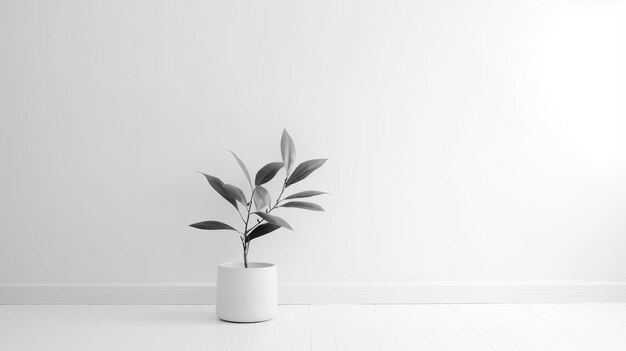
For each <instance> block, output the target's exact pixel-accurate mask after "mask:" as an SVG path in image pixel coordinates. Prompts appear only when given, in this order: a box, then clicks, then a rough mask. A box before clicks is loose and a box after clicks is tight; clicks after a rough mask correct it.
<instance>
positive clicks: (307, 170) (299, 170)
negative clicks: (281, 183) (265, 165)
mask: <svg viewBox="0 0 626 351" xmlns="http://www.w3.org/2000/svg"><path fill="white" fill-rule="evenodd" d="M326 160H327V159H326V158H320V159H315V160H308V161H304V162H302V163H301V164H299V165H298V167H296V169H295V170H294V171H293V173H292V174H291V176H290V177H289V179H287V183H286V185H285V186H290V185H292V184H295V183H297V182H299V181H301V180H302V179H304V178H306V177H308V176H309V174H311V173H313V171H314V170H316V169H318V168H320V167H322V165H323V164H324V162H326Z"/></svg>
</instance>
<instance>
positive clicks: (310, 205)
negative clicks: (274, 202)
mask: <svg viewBox="0 0 626 351" xmlns="http://www.w3.org/2000/svg"><path fill="white" fill-rule="evenodd" d="M280 207H295V208H303V209H305V210H311V211H324V209H323V208H322V206H320V205H316V204H314V203H312V202H306V201H291V202H286V203H284V204H282V205H280Z"/></svg>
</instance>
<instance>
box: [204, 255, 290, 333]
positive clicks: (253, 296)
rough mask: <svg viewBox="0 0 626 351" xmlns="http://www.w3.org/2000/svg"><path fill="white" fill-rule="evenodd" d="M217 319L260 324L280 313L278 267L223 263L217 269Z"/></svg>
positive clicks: (267, 264) (260, 263)
mask: <svg viewBox="0 0 626 351" xmlns="http://www.w3.org/2000/svg"><path fill="white" fill-rule="evenodd" d="M215 311H216V312H217V316H218V317H219V318H220V319H222V320H225V321H229V322H261V321H266V320H269V319H272V318H274V317H275V316H276V313H277V312H278V287H277V279H276V266H275V265H274V264H271V263H262V262H251V263H248V268H244V265H243V263H222V264H220V265H218V266H217V303H216V306H215Z"/></svg>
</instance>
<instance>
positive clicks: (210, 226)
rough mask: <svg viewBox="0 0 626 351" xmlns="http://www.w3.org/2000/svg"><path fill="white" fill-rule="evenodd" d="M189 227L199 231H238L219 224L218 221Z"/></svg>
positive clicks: (199, 223) (224, 224)
mask: <svg viewBox="0 0 626 351" xmlns="http://www.w3.org/2000/svg"><path fill="white" fill-rule="evenodd" d="M189 226H190V227H194V228H198V229H204V230H221V229H226V230H234V231H237V229H235V228H233V227H231V226H229V225H228V224H226V223H222V222H218V221H204V222H198V223H194V224H190V225H189Z"/></svg>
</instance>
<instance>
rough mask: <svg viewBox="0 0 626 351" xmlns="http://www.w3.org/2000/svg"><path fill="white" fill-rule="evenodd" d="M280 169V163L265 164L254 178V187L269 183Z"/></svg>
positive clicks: (281, 164) (281, 165)
mask: <svg viewBox="0 0 626 351" xmlns="http://www.w3.org/2000/svg"><path fill="white" fill-rule="evenodd" d="M282 167H283V163H282V162H271V163H268V164H266V165H265V166H263V168H261V169H260V170H259V171H258V172H257V174H256V178H255V179H254V185H261V184H265V183H267V182H269V181H270V180H272V178H274V176H275V175H276V173H277V172H278V170H280V169H281V168H282Z"/></svg>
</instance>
